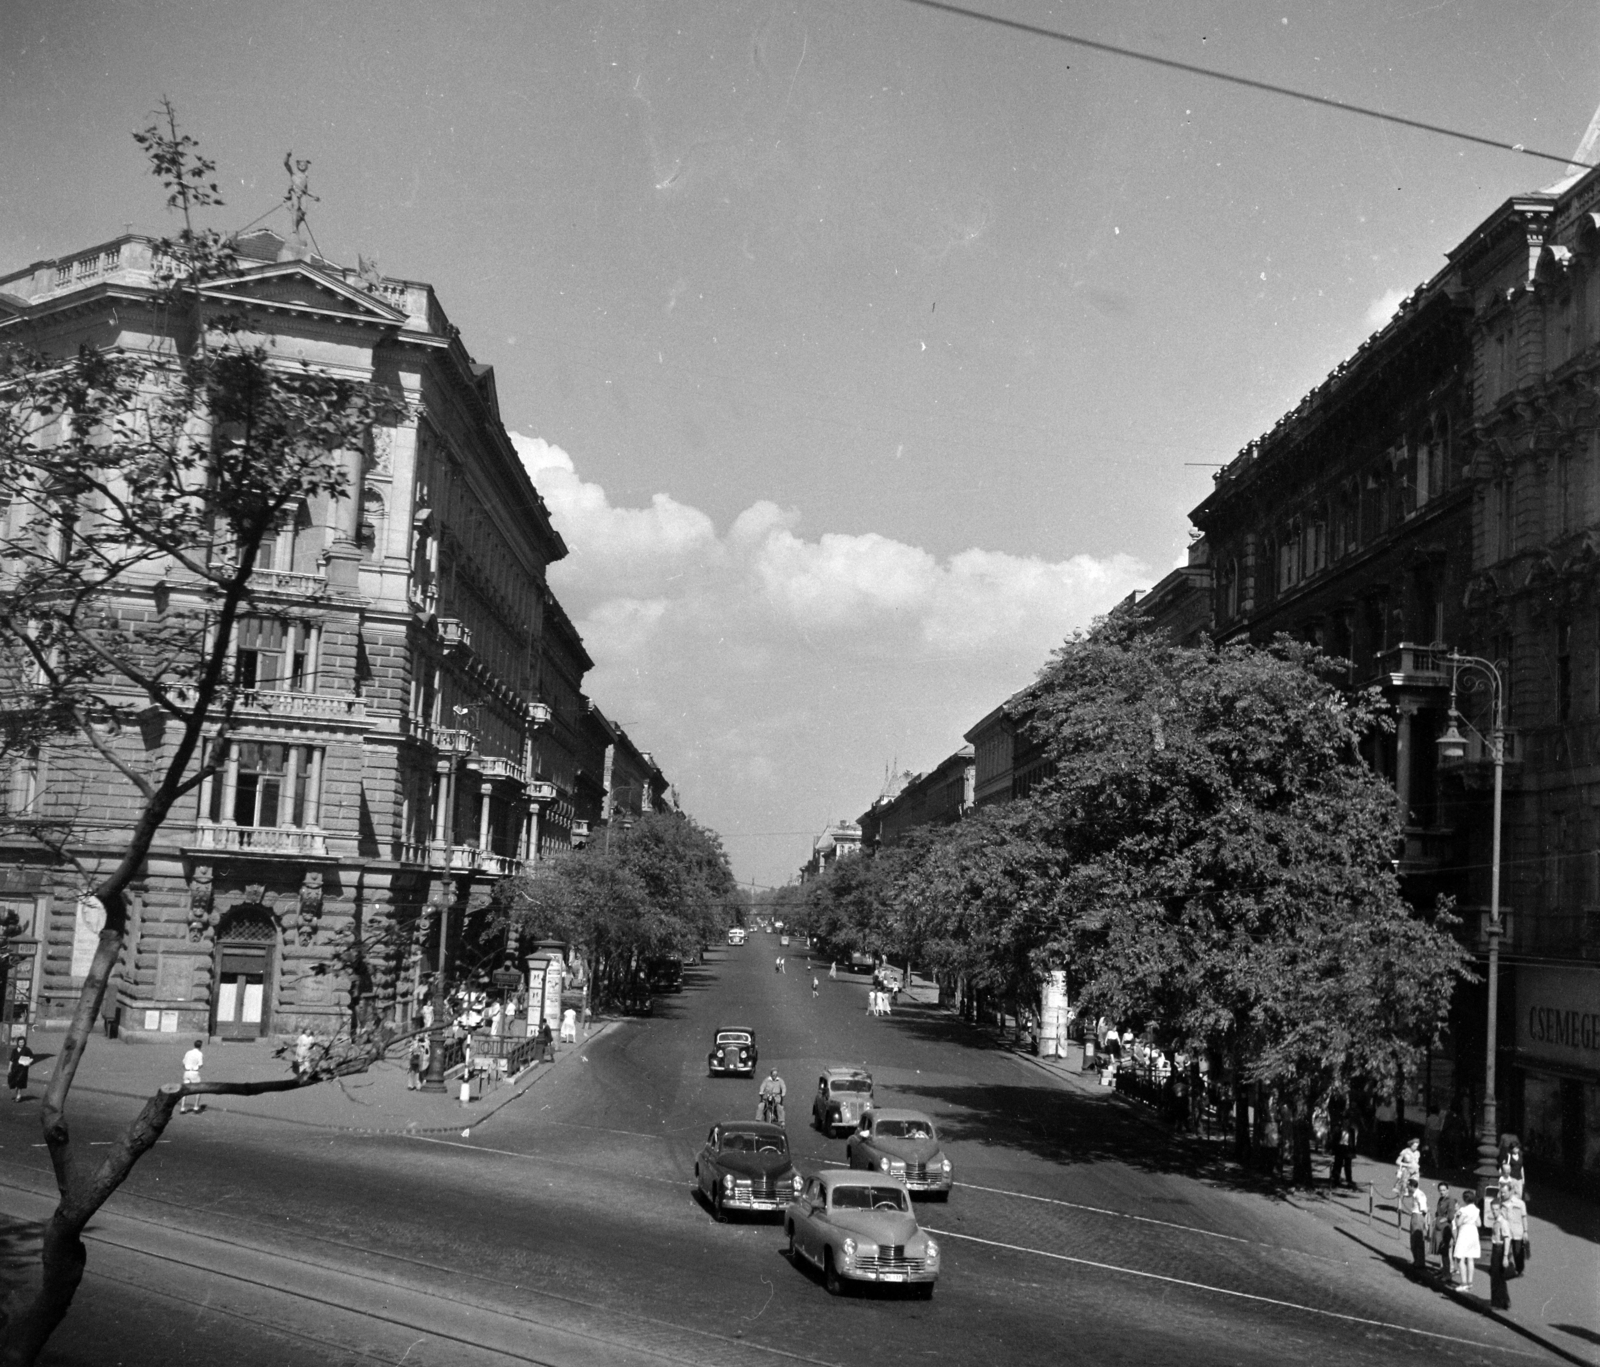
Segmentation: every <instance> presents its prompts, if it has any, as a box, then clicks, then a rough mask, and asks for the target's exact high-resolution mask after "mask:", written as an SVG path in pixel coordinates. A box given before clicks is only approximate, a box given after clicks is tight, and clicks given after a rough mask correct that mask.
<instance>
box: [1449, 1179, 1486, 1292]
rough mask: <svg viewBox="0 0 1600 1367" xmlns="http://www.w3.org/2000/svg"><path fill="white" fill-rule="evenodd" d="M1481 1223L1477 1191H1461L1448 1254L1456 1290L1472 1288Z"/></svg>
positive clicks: (1479, 1250) (1480, 1246)
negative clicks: (1452, 1239)
mask: <svg viewBox="0 0 1600 1367" xmlns="http://www.w3.org/2000/svg"><path fill="white" fill-rule="evenodd" d="M1482 1223H1483V1219H1482V1217H1481V1216H1480V1215H1479V1213H1478V1193H1477V1192H1475V1191H1471V1190H1468V1191H1464V1192H1462V1193H1461V1205H1460V1207H1459V1208H1458V1209H1457V1211H1456V1214H1455V1243H1454V1244H1453V1245H1452V1246H1451V1249H1450V1256H1451V1258H1452V1259H1453V1260H1454V1262H1455V1273H1456V1275H1455V1288H1456V1290H1457V1291H1471V1290H1472V1281H1473V1278H1474V1277H1475V1276H1476V1275H1477V1270H1478V1257H1479V1255H1480V1254H1481V1253H1482V1252H1483V1244H1482V1243H1481V1242H1480V1240H1479V1239H1478V1228H1479V1226H1480V1225H1481V1224H1482Z"/></svg>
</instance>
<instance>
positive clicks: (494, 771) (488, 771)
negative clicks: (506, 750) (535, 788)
mask: <svg viewBox="0 0 1600 1367" xmlns="http://www.w3.org/2000/svg"><path fill="white" fill-rule="evenodd" d="M483 776H484V777H485V778H505V779H510V780H511V781H512V782H513V783H522V782H524V781H525V780H526V778H527V770H526V769H524V768H523V767H522V765H521V764H519V763H518V762H517V761H516V760H514V759H507V758H506V757H505V756H504V755H485V756H484V757H483Z"/></svg>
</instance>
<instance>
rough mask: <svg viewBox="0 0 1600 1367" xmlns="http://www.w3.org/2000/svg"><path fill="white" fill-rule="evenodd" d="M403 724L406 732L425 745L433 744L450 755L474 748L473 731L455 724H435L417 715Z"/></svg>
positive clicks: (466, 751) (461, 753)
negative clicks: (465, 729)
mask: <svg viewBox="0 0 1600 1367" xmlns="http://www.w3.org/2000/svg"><path fill="white" fill-rule="evenodd" d="M402 726H403V728H404V730H405V733H406V734H407V735H408V736H410V737H412V738H413V739H414V740H419V741H421V742H422V743H423V744H424V745H431V746H433V747H434V748H435V749H437V750H443V751H444V752H445V753H446V754H449V755H465V754H468V753H470V752H471V750H472V732H470V731H464V730H462V729H461V728H460V727H454V726H434V725H433V724H432V723H431V722H425V721H422V720H420V719H418V718H417V717H406V718H404V719H403V722H402Z"/></svg>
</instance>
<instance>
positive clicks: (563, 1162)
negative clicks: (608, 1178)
mask: <svg viewBox="0 0 1600 1367" xmlns="http://www.w3.org/2000/svg"><path fill="white" fill-rule="evenodd" d="M396 1137H397V1138H400V1139H411V1140H414V1141H415V1142H416V1143H418V1144H443V1145H444V1146H445V1147H446V1148H448V1149H471V1150H472V1152H473V1153H497V1154H500V1155H501V1156H502V1157H504V1158H527V1159H530V1160H531V1161H533V1162H536V1163H548V1164H550V1165H551V1166H552V1167H557V1168H576V1169H578V1171H579V1172H592V1173H604V1172H605V1171H606V1170H605V1169H604V1168H592V1167H590V1166H589V1165H588V1164H587V1163H574V1162H572V1160H571V1159H564V1158H551V1157H549V1156H547V1155H546V1154H542V1153H521V1152H519V1151H518V1150H516V1149H497V1148H494V1147H492V1146H491V1145H488V1144H463V1143H462V1142H461V1141H460V1140H459V1139H436V1138H434V1136H432V1135H431V1134H401V1135H398V1136H396ZM647 1137H648V1138H652V1139H653V1138H655V1136H654V1135H650V1136H647ZM629 1179H630V1180H631V1181H634V1182H659V1183H660V1184H661V1185H662V1186H664V1187H681V1186H682V1185H683V1182H682V1180H681V1179H679V1178H676V1177H649V1176H646V1175H645V1174H643V1173H630V1174H629Z"/></svg>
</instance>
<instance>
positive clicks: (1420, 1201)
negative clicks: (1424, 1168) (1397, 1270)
mask: <svg viewBox="0 0 1600 1367" xmlns="http://www.w3.org/2000/svg"><path fill="white" fill-rule="evenodd" d="M1400 1208H1401V1210H1402V1211H1403V1212H1404V1213H1405V1219H1406V1224H1407V1227H1408V1229H1409V1231H1410V1234H1411V1265H1412V1267H1413V1268H1415V1269H1416V1271H1417V1272H1418V1273H1419V1274H1420V1273H1423V1272H1426V1271H1427V1270H1428V1228H1429V1226H1428V1194H1427V1192H1425V1191H1423V1189H1422V1185H1421V1183H1419V1182H1418V1181H1417V1179H1416V1178H1415V1177H1411V1178H1408V1179H1407V1181H1406V1190H1405V1194H1404V1195H1403V1196H1402V1197H1401V1198H1400Z"/></svg>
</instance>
